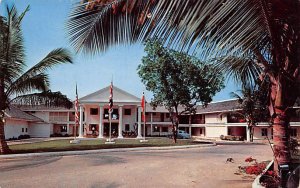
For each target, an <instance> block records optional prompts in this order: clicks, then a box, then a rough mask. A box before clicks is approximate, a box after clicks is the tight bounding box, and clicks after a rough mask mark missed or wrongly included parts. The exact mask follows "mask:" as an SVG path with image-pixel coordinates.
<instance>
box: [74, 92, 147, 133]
mask: <svg viewBox="0 0 300 188" xmlns="http://www.w3.org/2000/svg"><path fill="white" fill-rule="evenodd" d="M108 99H109V86H108V87H106V88H103V89H101V90H99V91H96V92H94V93H92V94H89V95H87V96H84V97H82V98H80V99H79V104H80V107H79V110H80V121H79V123H80V126H79V127H80V128H79V137H81V138H83V137H94V138H104V137H107V136H108V135H109V128H108V127H109V113H108V109H109V106H108ZM113 101H114V102H113V111H112V113H111V123H112V128H111V135H112V137H117V138H123V132H129V131H131V132H133V131H134V132H136V135H137V138H141V137H142V136H141V132H142V131H141V107H140V103H141V99H140V98H138V97H136V96H134V95H132V94H130V93H127V92H126V91H124V90H121V89H119V88H118V87H115V86H114V88H113Z"/></svg>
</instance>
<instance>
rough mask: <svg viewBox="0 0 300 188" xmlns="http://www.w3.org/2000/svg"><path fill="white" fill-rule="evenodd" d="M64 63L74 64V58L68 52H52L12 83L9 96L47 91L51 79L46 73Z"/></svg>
mask: <svg viewBox="0 0 300 188" xmlns="http://www.w3.org/2000/svg"><path fill="white" fill-rule="evenodd" d="M64 63H72V56H71V54H70V52H69V51H68V50H66V49H63V48H58V49H55V50H53V51H51V52H50V53H49V54H48V55H47V56H46V57H45V58H44V59H42V60H41V61H40V62H39V63H37V64H36V65H35V66H33V67H32V68H30V69H29V70H28V71H26V72H25V73H24V74H23V75H22V76H20V77H19V78H18V79H16V80H15V81H14V82H13V83H11V85H10V87H9V88H8V90H7V95H11V94H13V93H17V94H19V93H24V92H28V91H32V90H35V89H36V90H39V91H46V90H47V89H48V87H49V79H48V76H47V75H46V74H45V71H47V70H48V69H51V68H52V67H54V66H56V65H58V64H64ZM23 84H24V85H23Z"/></svg>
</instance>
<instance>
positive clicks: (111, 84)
mask: <svg viewBox="0 0 300 188" xmlns="http://www.w3.org/2000/svg"><path fill="white" fill-rule="evenodd" d="M108 104H109V110H110V111H111V110H112V107H113V105H114V104H113V83H112V82H111V83H110V90H109V102H108Z"/></svg>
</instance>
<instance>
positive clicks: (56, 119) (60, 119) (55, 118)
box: [49, 116, 68, 122]
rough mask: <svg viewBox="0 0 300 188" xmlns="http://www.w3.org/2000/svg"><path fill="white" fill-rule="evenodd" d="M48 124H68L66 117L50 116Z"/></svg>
mask: <svg viewBox="0 0 300 188" xmlns="http://www.w3.org/2000/svg"><path fill="white" fill-rule="evenodd" d="M49 121H50V122H68V116H50V117H49Z"/></svg>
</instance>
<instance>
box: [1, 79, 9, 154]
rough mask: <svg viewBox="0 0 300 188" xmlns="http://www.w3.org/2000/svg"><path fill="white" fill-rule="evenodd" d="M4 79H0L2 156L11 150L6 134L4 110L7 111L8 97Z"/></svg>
mask: <svg viewBox="0 0 300 188" xmlns="http://www.w3.org/2000/svg"><path fill="white" fill-rule="evenodd" d="M4 91H5V90H4V78H1V79H0V154H7V153H10V152H11V151H10V149H9V147H8V146H7V143H6V141H5V132H4V110H5V109H6V107H7V106H6V97H5V92H4Z"/></svg>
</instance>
